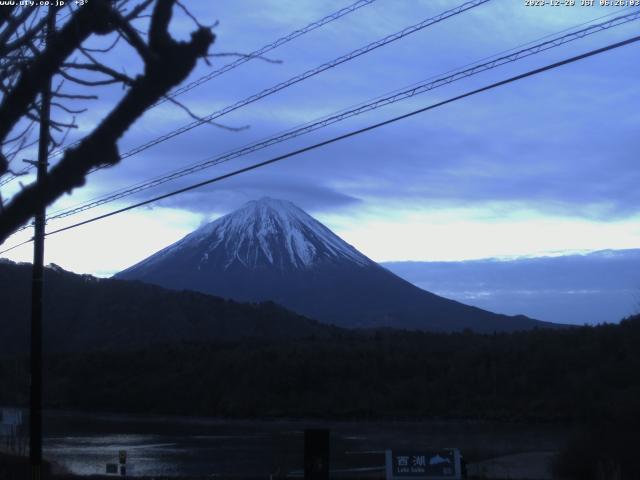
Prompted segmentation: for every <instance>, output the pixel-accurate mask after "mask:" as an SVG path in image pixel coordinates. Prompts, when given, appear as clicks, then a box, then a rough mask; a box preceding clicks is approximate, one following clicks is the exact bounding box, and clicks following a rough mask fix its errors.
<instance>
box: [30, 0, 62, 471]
mask: <svg viewBox="0 0 640 480" xmlns="http://www.w3.org/2000/svg"><path fill="white" fill-rule="evenodd" d="M47 15H48V19H47V31H46V33H47V40H48V39H49V38H50V36H51V34H52V32H53V30H54V29H55V22H56V9H55V7H53V6H50V7H49V10H48V12H47ZM40 102H41V105H40V139H39V142H38V163H37V167H38V169H37V180H36V182H37V184H38V185H39V186H40V187H43V186H44V182H45V180H46V175H47V164H48V149H49V117H50V110H51V78H49V79H48V80H47V82H46V84H45V86H44V88H43V89H42V93H41V97H40ZM38 201H39V205H38V210H37V213H36V215H35V218H34V234H33V274H32V283H31V359H30V370H31V389H30V402H29V460H30V464H31V479H32V480H40V478H41V475H42V311H43V309H42V299H43V276H44V275H43V274H44V228H45V215H46V205H45V201H44V195H42V196H41V197H40V198H39V199H38Z"/></svg>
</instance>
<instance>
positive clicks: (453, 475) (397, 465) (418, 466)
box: [386, 448, 462, 480]
mask: <svg viewBox="0 0 640 480" xmlns="http://www.w3.org/2000/svg"><path fill="white" fill-rule="evenodd" d="M386 468H387V480H393V479H403V478H406V479H411V480H418V479H424V480H445V479H446V480H448V479H451V480H455V479H460V478H462V474H461V471H462V469H461V465H460V451H459V450H458V449H456V448H447V449H441V450H421V451H391V450H387V455H386Z"/></svg>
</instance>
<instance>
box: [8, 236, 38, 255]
mask: <svg viewBox="0 0 640 480" xmlns="http://www.w3.org/2000/svg"><path fill="white" fill-rule="evenodd" d="M31 242H33V237H31V238H30V239H29V240H25V241H24V242H21V243H18V244H17V245H14V246H13V247H9V248H7V249H6V250H2V251H0V255H4V254H5V253H7V252H10V251H11V250H14V249H16V248H18V247H21V246H22V245H26V244H27V243H31Z"/></svg>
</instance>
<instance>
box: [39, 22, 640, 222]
mask: <svg viewBox="0 0 640 480" xmlns="http://www.w3.org/2000/svg"><path fill="white" fill-rule="evenodd" d="M638 19H640V11H637V12H634V13H631V14H628V15H623V16H620V17H616V18H613V19H611V20H608V21H606V22H602V23H599V24H595V25H591V26H589V27H587V28H584V29H581V30H578V31H575V32H570V33H568V34H566V35H563V36H561V37H557V38H554V39H551V40H548V41H546V42H542V43H539V44H535V45H533V46H531V47H529V48H526V49H521V50H517V51H515V52H514V53H511V54H508V55H504V56H501V57H498V58H493V59H492V60H490V61H488V62H485V63H480V64H478V63H477V62H476V63H474V64H472V65H474V66H473V67H470V68H466V69H462V70H459V71H454V73H452V74H450V75H446V76H443V77H436V79H435V80H434V79H433V78H434V77H432V78H430V79H428V80H426V81H424V82H422V83H417V84H413V85H411V86H410V87H408V88H406V89H404V90H398V91H395V92H393V93H392V94H390V95H388V96H386V97H378V98H376V99H375V100H374V101H372V102H369V103H363V104H360V105H358V106H357V107H355V108H352V109H349V110H343V111H341V112H338V113H337V114H333V115H330V116H327V117H323V118H322V119H321V120H318V121H315V122H311V123H308V124H305V125H303V126H301V127H298V128H295V129H292V130H288V131H286V132H284V133H282V134H279V135H276V136H273V137H269V138H267V139H264V140H261V141H258V142H255V143H252V144H249V145H246V146H243V147H241V148H239V149H236V150H232V151H230V152H227V153H224V154H222V155H218V156H213V157H209V158H207V159H205V160H203V161H201V162H198V163H195V164H193V165H191V166H189V167H186V168H182V169H178V170H176V171H174V172H171V173H169V174H167V175H164V176H159V177H156V178H154V179H151V180H147V181H145V182H141V183H138V184H135V185H133V186H130V187H126V188H124V189H120V190H118V191H116V192H114V193H111V194H108V195H106V196H102V197H99V198H97V199H93V200H90V201H88V202H84V203H82V204H80V205H78V206H75V207H71V208H68V209H64V210H58V211H56V212H53V213H52V214H51V215H50V216H49V217H48V220H55V219H60V218H65V217H69V216H71V215H75V214H77V213H80V212H83V211H86V210H90V209H92V208H95V207H98V206H101V205H104V204H106V203H110V202H112V201H115V200H119V199H121V198H124V197H127V196H130V195H134V194H136V193H139V192H142V191H144V190H148V189H150V188H154V187H156V186H159V185H161V184H164V183H167V182H169V181H172V180H176V179H178V178H181V177H184V176H186V175H190V174H193V173H196V172H198V171H201V170H204V169H206V168H210V167H212V166H214V165H219V164H221V163H224V162H228V161H230V160H233V159H235V158H238V157H241V156H244V155H248V154H250V153H253V152H256V151H258V150H261V149H263V148H267V147H270V146H272V145H275V144H277V143H281V142H284V141H286V140H290V139H292V138H295V137H297V136H300V135H303V134H306V133H310V132H312V131H315V130H318V129H320V128H324V127H326V126H328V125H332V124H334V123H337V122H340V121H343V120H345V119H347V118H351V117H354V116H357V115H361V114H363V113H366V112H369V111H372V110H375V109H377V108H381V107H384V106H387V105H390V104H392V103H396V102H399V101H402V100H405V99H407V98H411V97H414V96H416V95H419V94H422V93H425V92H427V91H430V90H433V89H435V88H438V87H441V86H444V85H447V84H449V83H452V82H455V81H457V80H461V79H463V78H468V77H470V76H472V75H476V74H479V73H481V72H485V71H487V70H490V69H493V68H496V67H498V66H502V65H505V64H507V63H511V62H515V61H517V60H520V59H522V58H526V57H529V56H531V55H535V54H537V53H540V52H543V51H547V50H549V49H551V48H555V47H559V46H561V45H564V44H566V43H569V42H571V41H575V40H578V39H581V38H584V37H585V36H587V35H592V34H594V33H597V32H600V31H603V30H606V29H609V28H613V27H616V26H619V25H622V24H625V23H629V22H631V21H634V20H638ZM490 58H492V57H490Z"/></svg>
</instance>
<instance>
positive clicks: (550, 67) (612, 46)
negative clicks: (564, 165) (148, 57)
mask: <svg viewBox="0 0 640 480" xmlns="http://www.w3.org/2000/svg"><path fill="white" fill-rule="evenodd" d="M638 41H640V35H638V36H635V37H632V38H629V39H627V40H623V41H621V42H617V43H613V44H610V45H607V46H605V47H601V48H598V49H595V50H591V51H589V52H586V53H583V54H580V55H576V56H573V57H570V58H567V59H565V60H561V61H559V62H555V63H551V64H549V65H545V66H544V67H540V68H536V69H534V70H529V71H528V72H525V73H522V74H519V75H516V76H513V77H510V78H507V79H506V80H501V81H499V82H495V83H492V84H490V85H487V86H484V87H481V88H478V89H475V90H472V91H469V92H466V93H463V94H461V95H457V96H455V97H452V98H449V99H447V100H443V101H441V102H437V103H434V104H431V105H428V106H426V107H423V108H420V109H418V110H414V111H412V112H409V113H405V114H403V115H399V116H396V117H393V118H391V119H388V120H384V121H382V122H379V123H375V124H373V125H369V126H367V127H364V128H360V129H357V130H353V131H351V132H349V133H346V134H343V135H339V136H337V137H333V138H331V139H329V140H325V141H322V142H319V143H315V144H313V145H310V146H307V147H304V148H300V149H298V150H294V151H292V152H289V153H286V154H284V155H279V156H277V157H274V158H271V159H269V160H265V161H263V162H259V163H255V164H253V165H250V166H248V167H244V168H241V169H238V170H235V171H233V172H230V173H226V174H224V175H219V176H217V177H214V178H210V179H208V180H205V181H202V182H198V183H195V184H193V185H190V186H188V187H184V188H180V189H178V190H174V191H172V192H169V193H165V194H163V195H159V196H157V197H154V198H151V199H149V200H145V201H143V202H138V203H136V204H133V205H129V206H127V207H124V208H120V209H118V210H114V211H112V212H109V213H105V214H103V215H98V216H96V217H93V218H90V219H87V220H84V221H82V222H78V223H75V224H73V225H69V226H66V227H63V228H59V229H57V230H53V231H51V232H48V233H47V236H50V235H54V234H56V233H60V232H64V231H67V230H71V229H73V228H76V227H80V226H82V225H86V224H88V223H93V222H95V221H98V220H102V219H104V218H108V217H112V216H114V215H117V214H119V213H123V212H127V211H129V210H133V209H134V208H138V207H141V206H144V205H148V204H150V203H153V202H157V201H160V200H164V199H166V198H169V197H172V196H174V195H179V194H181V193H185V192H188V191H190V190H194V189H196V188H200V187H203V186H205V185H209V184H212V183H216V182H219V181H221V180H225V179H227V178H231V177H234V176H237V175H240V174H242V173H246V172H249V171H251V170H256V169H258V168H261V167H264V166H267V165H270V164H273V163H276V162H279V161H282V160H285V159H287V158H290V157H294V156H296V155H300V154H302V153H306V152H309V151H311V150H315V149H317V148H320V147H324V146H326V145H329V144H332V143H336V142H338V141H341V140H345V139H347V138H350V137H354V136H356V135H360V134H362V133H365V132H368V131H371V130H374V129H377V128H380V127H383V126H386V125H389V124H392V123H395V122H398V121H400V120H404V119H406V118H409V117H413V116H415V115H418V114H420V113H424V112H427V111H429V110H433V109H436V108H438V107H442V106H444V105H448V104H450V103H453V102H456V101H459V100H462V99H464V98H467V97H471V96H473V95H477V94H479V93H482V92H486V91H489V90H493V89H495V88H498V87H501V86H504V85H507V84H510V83H513V82H516V81H518V80H522V79H525V78H527V77H531V76H534V75H538V74H540V73H543V72H546V71H549V70H553V69H555V68H558V67H561V66H563V65H568V64H570V63H574V62H577V61H580V60H583V59H585V58H589V57H592V56H595V55H599V54H601V53H604V52H608V51H610V50H614V49H616V48H620V47H623V46H626V45H630V44H632V43H635V42H638Z"/></svg>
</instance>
